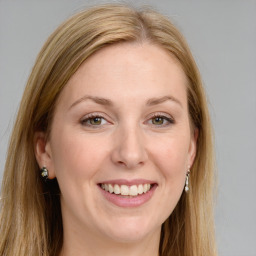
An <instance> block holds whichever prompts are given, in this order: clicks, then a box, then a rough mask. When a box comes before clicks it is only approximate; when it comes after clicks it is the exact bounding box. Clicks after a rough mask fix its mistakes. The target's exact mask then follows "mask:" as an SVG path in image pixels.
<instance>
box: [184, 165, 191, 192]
mask: <svg viewBox="0 0 256 256" xmlns="http://www.w3.org/2000/svg"><path fill="white" fill-rule="evenodd" d="M189 174H190V170H189V169H188V171H187V174H186V182H185V192H186V193H188V191H189V186H188V183H189Z"/></svg>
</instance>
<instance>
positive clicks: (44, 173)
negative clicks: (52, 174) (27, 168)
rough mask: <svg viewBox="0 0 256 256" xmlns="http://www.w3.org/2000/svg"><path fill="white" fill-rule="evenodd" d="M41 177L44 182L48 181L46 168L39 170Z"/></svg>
mask: <svg viewBox="0 0 256 256" xmlns="http://www.w3.org/2000/svg"><path fill="white" fill-rule="evenodd" d="M41 176H42V177H43V178H44V179H45V180H46V179H48V176H49V173H48V170H47V168H46V167H43V168H42V169H41Z"/></svg>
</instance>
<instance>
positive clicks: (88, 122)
mask: <svg viewBox="0 0 256 256" xmlns="http://www.w3.org/2000/svg"><path fill="white" fill-rule="evenodd" d="M107 123H108V122H107V121H106V119H105V118H104V117H102V116H101V115H99V114H90V115H87V116H85V117H84V118H83V119H82V120H81V124H82V125H84V126H89V127H97V126H102V125H105V124H107Z"/></svg>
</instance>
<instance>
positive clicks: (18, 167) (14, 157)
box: [0, 4, 217, 256]
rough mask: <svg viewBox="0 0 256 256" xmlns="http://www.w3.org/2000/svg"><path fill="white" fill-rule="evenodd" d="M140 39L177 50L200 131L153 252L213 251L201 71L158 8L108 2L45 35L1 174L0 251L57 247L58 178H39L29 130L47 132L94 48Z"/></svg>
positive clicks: (28, 253)
mask: <svg viewBox="0 0 256 256" xmlns="http://www.w3.org/2000/svg"><path fill="white" fill-rule="evenodd" d="M133 41H142V42H143V41H145V42H148V43H152V44H156V45H158V46H160V47H162V48H163V49H165V50H166V51H167V52H169V53H170V54H172V56H175V57H176V58H177V59H178V60H179V62H180V63H181V65H182V67H183V70H184V72H185V74H186V76H187V79H188V81H189V83H188V87H187V95H188V96H187V97H188V105H189V114H190V118H191V121H192V123H193V125H194V126H195V127H197V129H198V130H199V136H198V140H197V155H196V158H195V161H194V165H193V167H192V169H191V175H190V184H191V185H190V191H189V194H182V196H181V198H180V200H179V202H178V204H177V206H176V208H175V209H174V211H173V212H172V214H171V215H170V217H169V218H168V219H167V220H166V221H165V223H164V224H163V226H162V232H161V241H160V246H159V255H161V256H171V255H172V256H206V255H207V256H215V255H217V253H216V249H215V238H214V221H213V210H212V206H213V205H212V202H213V193H212V192H213V188H214V158H213V142H212V131H211V123H210V118H209V113H208V109H207V102H206V96H205V94H204V89H203V87H202V82H201V78H200V74H199V72H198V69H197V66H196V64H195V62H194V60H193V57H192V55H191V53H190V50H189V48H188V46H187V44H186V42H185V40H184V38H183V37H182V35H181V34H180V33H179V31H178V30H177V29H176V28H175V27H174V26H173V25H172V23H170V21H169V20H168V19H167V18H166V17H164V16H162V15H160V14H159V13H157V12H155V11H153V10H150V9H144V10H135V9H133V8H130V7H128V6H126V5H121V4H115V5H113V4H109V5H102V6H98V7H93V8H90V9H88V10H85V11H82V12H80V13H78V14H76V15H74V16H73V17H71V18H70V19H69V20H67V21H66V22H64V23H63V24H62V25H61V26H60V27H59V28H58V29H57V30H56V31H55V32H54V33H53V34H52V35H51V36H50V37H49V39H48V40H47V42H46V43H45V45H44V47H43V48H42V50H41V52H40V53H39V55H38V57H37V60H36V63H35V65H34V67H33V70H32V72H31V75H30V77H29V79H28V83H27V86H26V89H25V92H24V95H23V98H22V101H21V104H20V109H19V112H18V115H17V120H16V123H15V125H14V129H13V132H12V137H11V140H10V145H9V151H8V156H7V160H6V165H5V172H4V176H3V183H2V191H1V196H2V199H1V214H0V234H1V238H0V255H8V256H9V255H10V256H35V255H40V256H52V255H58V254H59V252H60V249H61V247H62V236H63V230H62V219H61V209H60V198H59V193H60V192H59V188H58V183H57V181H56V180H52V181H49V182H44V181H43V180H42V179H41V178H40V169H39V166H38V164H37V162H36V159H35V155H34V148H33V147H34V146H33V145H34V142H33V139H34V134H35V131H44V132H47V133H48V134H49V133H50V132H51V131H50V128H51V120H52V116H53V113H54V108H55V104H56V100H57V98H58V95H59V94H60V92H61V91H62V89H63V87H64V86H65V85H66V83H67V81H68V80H69V79H70V77H71V76H72V75H73V74H74V73H75V72H76V70H77V69H78V68H79V67H80V65H81V64H82V63H83V62H84V61H85V60H86V59H87V58H88V57H89V56H91V55H92V54H93V53H94V52H96V51H98V50H99V49H101V48H103V47H107V46H108V45H111V44H115V43H119V42H133Z"/></svg>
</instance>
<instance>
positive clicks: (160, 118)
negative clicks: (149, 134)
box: [153, 117, 163, 124]
mask: <svg viewBox="0 0 256 256" xmlns="http://www.w3.org/2000/svg"><path fill="white" fill-rule="evenodd" d="M153 123H154V124H162V123H163V118H162V117H155V118H154V119H153Z"/></svg>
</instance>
